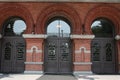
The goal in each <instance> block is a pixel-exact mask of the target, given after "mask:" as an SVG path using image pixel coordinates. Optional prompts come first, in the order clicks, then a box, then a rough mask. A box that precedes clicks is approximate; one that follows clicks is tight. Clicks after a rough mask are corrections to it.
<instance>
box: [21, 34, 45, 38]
mask: <svg viewBox="0 0 120 80" xmlns="http://www.w3.org/2000/svg"><path fill="white" fill-rule="evenodd" d="M23 37H24V38H43V39H46V38H47V35H46V34H23Z"/></svg>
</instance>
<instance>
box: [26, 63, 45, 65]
mask: <svg viewBox="0 0 120 80" xmlns="http://www.w3.org/2000/svg"><path fill="white" fill-rule="evenodd" d="M24 63H25V64H39V65H43V62H24Z"/></svg>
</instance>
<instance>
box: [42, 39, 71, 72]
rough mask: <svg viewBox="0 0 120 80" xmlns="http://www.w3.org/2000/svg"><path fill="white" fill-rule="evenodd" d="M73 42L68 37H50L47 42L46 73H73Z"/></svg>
mask: <svg viewBox="0 0 120 80" xmlns="http://www.w3.org/2000/svg"><path fill="white" fill-rule="evenodd" d="M71 47H72V46H71V40H70V38H67V37H64V38H63V37H48V38H47V39H46V41H45V69H44V71H45V73H53V74H62V73H72V50H71V49H72V48H71Z"/></svg>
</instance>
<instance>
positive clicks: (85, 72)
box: [73, 71, 93, 76]
mask: <svg viewBox="0 0 120 80" xmlns="http://www.w3.org/2000/svg"><path fill="white" fill-rule="evenodd" d="M79 74H93V73H92V71H73V75H75V76H76V75H79Z"/></svg>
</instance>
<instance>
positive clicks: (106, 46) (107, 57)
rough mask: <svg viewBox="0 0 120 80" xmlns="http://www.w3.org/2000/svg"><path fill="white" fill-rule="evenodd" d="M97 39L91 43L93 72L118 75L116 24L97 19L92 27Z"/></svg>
mask: <svg viewBox="0 0 120 80" xmlns="http://www.w3.org/2000/svg"><path fill="white" fill-rule="evenodd" d="M91 29H92V32H93V34H94V35H95V38H94V39H93V40H92V42H91V53H92V72H93V73H100V74H101V73H102V74H104V73H105V74H107V73H108V74H109V73H116V63H115V62H116V50H115V49H116V48H115V40H114V35H115V32H114V24H113V23H112V22H111V21H110V20H108V19H105V18H100V19H97V20H95V21H94V22H93V24H92V25H91Z"/></svg>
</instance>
